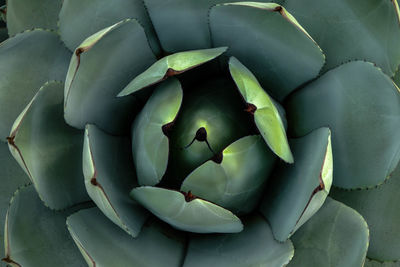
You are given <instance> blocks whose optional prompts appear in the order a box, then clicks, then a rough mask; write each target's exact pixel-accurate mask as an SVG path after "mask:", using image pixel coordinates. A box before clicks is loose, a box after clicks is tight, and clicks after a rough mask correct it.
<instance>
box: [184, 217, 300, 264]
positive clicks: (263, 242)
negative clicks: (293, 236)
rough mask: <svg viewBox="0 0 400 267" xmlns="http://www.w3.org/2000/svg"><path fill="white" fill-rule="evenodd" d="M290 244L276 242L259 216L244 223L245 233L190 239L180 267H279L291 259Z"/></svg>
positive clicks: (291, 250) (199, 236) (287, 242)
mask: <svg viewBox="0 0 400 267" xmlns="http://www.w3.org/2000/svg"><path fill="white" fill-rule="evenodd" d="M293 253H294V249H293V245H292V242H291V241H290V240H287V241H286V242H285V243H279V242H277V241H276V240H275V239H274V237H273V235H272V232H271V228H270V226H269V225H268V223H267V222H266V221H265V220H264V219H263V218H262V217H261V216H259V215H253V216H251V217H249V218H246V219H245V220H244V230H243V231H242V232H241V233H238V234H231V235H197V236H194V237H192V238H191V239H190V241H189V246H188V252H187V256H186V258H185V261H184V264H183V267H203V266H208V267H220V266H230V267H250V266H268V267H281V266H285V265H286V264H288V262H289V261H290V259H291V258H292V257H293Z"/></svg>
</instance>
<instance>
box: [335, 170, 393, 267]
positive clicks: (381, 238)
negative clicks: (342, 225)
mask: <svg viewBox="0 0 400 267" xmlns="http://www.w3.org/2000/svg"><path fill="white" fill-rule="evenodd" d="M399 190H400V164H399V165H398V166H397V168H396V170H395V171H394V172H393V173H392V174H391V177H390V178H389V179H388V180H387V181H386V182H385V183H384V184H382V185H380V186H378V187H377V188H372V189H369V190H360V191H358V190H357V191H345V190H342V189H338V188H333V189H332V191H331V195H332V197H333V198H335V199H336V200H338V201H341V202H343V203H345V204H346V205H349V206H350V207H352V208H353V209H355V210H357V211H358V212H359V213H360V214H361V215H362V216H363V217H364V218H365V220H366V221H367V223H368V226H369V229H370V234H371V237H370V245H369V248H368V257H369V258H372V259H375V260H379V261H394V260H398V259H400V213H399V203H400V194H399Z"/></svg>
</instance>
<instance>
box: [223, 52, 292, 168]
mask: <svg viewBox="0 0 400 267" xmlns="http://www.w3.org/2000/svg"><path fill="white" fill-rule="evenodd" d="M229 70H230V72H231V75H232V78H233V79H234V81H235V83H236V85H237V87H238V89H239V91H240V94H241V95H242V96H243V98H244V100H245V101H246V102H247V103H249V104H253V105H254V106H255V107H256V108H257V110H255V112H254V120H255V123H256V125H257V128H258V130H259V131H260V133H261V135H262V137H263V138H264V140H265V142H266V143H267V144H268V146H269V147H270V148H271V150H272V151H274V153H275V154H277V155H278V156H279V157H280V158H282V159H283V160H284V161H286V162H289V163H293V155H292V152H291V151H290V147H289V144H288V140H287V137H286V131H285V125H284V123H283V120H282V119H281V115H280V114H279V110H278V108H277V107H276V106H275V103H274V101H273V100H272V99H271V98H270V97H269V95H268V94H267V93H266V92H265V91H264V89H263V88H262V87H261V85H260V84H259V83H258V81H257V78H256V77H255V76H254V75H253V74H252V73H251V72H250V70H249V69H247V68H246V67H245V66H244V65H243V64H242V63H240V61H239V60H237V59H236V58H235V57H231V58H230V59H229Z"/></svg>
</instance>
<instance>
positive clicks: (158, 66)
mask: <svg viewBox="0 0 400 267" xmlns="http://www.w3.org/2000/svg"><path fill="white" fill-rule="evenodd" d="M226 49H227V47H219V48H211V49H201V50H191V51H185V52H179V53H175V54H172V55H169V56H166V57H163V58H162V59H160V60H158V61H157V62H156V63H154V64H153V65H151V66H150V67H149V68H148V69H147V70H146V71H144V72H143V73H141V74H139V75H138V76H136V77H135V78H134V79H133V80H132V81H131V82H130V83H129V84H128V85H127V86H126V87H125V88H124V89H123V90H122V91H121V92H120V93H119V94H118V96H126V95H129V94H132V93H135V92H137V91H139V90H141V89H143V88H145V87H147V86H150V85H153V84H156V83H158V82H160V81H163V80H165V79H167V78H168V77H171V76H174V75H177V74H181V73H183V72H185V71H187V70H190V69H192V68H195V67H197V66H199V65H202V64H204V63H206V62H208V61H210V60H213V59H214V58H216V57H218V56H220V55H221V54H222V53H224V52H225V51H226Z"/></svg>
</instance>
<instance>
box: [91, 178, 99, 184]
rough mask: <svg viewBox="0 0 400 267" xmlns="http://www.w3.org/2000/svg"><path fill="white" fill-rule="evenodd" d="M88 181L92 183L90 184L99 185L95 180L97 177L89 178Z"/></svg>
mask: <svg viewBox="0 0 400 267" xmlns="http://www.w3.org/2000/svg"><path fill="white" fill-rule="evenodd" d="M90 183H91V184H92V185H94V186H97V185H99V183H98V182H97V179H96V178H94V177H93V178H92V179H90Z"/></svg>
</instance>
